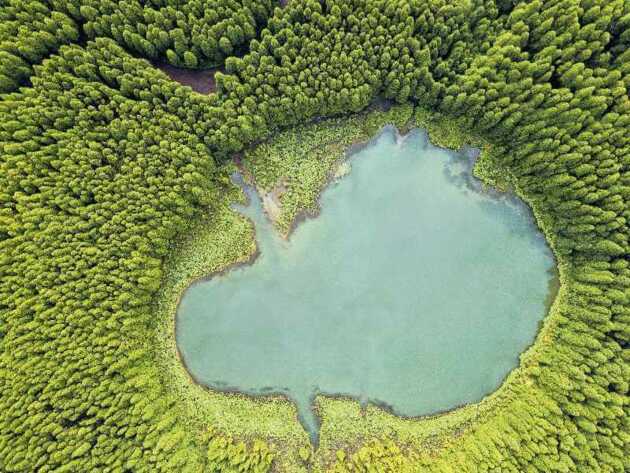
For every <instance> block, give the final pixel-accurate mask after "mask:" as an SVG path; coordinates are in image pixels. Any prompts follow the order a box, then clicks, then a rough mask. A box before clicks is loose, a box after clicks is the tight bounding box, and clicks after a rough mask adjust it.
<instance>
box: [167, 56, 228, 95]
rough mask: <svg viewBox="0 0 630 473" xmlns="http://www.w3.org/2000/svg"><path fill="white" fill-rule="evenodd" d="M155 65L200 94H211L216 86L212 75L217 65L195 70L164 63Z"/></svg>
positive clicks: (215, 71) (217, 69) (216, 69)
mask: <svg viewBox="0 0 630 473" xmlns="http://www.w3.org/2000/svg"><path fill="white" fill-rule="evenodd" d="M157 67H158V68H159V69H160V70H161V71H162V72H164V73H165V74H166V75H167V76H169V77H170V78H171V79H173V80H174V81H176V82H179V83H180V84H182V85H187V86H189V87H190V88H192V89H193V90H194V91H195V92H199V93H200V94H211V93H212V92H214V91H215V90H216V88H217V87H216V81H215V79H214V75H215V74H216V73H217V71H219V70H220V69H219V68H218V67H216V68H213V69H203V70H195V69H182V68H179V67H175V66H171V65H170V64H165V63H162V64H158V65H157Z"/></svg>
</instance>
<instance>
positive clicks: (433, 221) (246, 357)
mask: <svg viewBox="0 0 630 473" xmlns="http://www.w3.org/2000/svg"><path fill="white" fill-rule="evenodd" d="M473 154H474V153H473V152H472V150H468V151H466V152H461V153H458V152H453V151H448V150H444V149H440V148H437V147H434V146H432V145H431V144H430V143H429V142H428V140H427V137H426V134H425V133H424V132H421V131H419V130H414V131H412V132H411V133H409V134H408V135H406V136H405V137H400V136H398V135H397V133H396V131H395V129H393V128H386V129H384V130H383V131H382V132H381V134H379V136H378V137H377V138H375V139H374V140H373V141H372V142H371V143H369V144H368V145H367V146H366V147H365V148H364V149H363V150H361V151H359V152H357V153H355V154H354V155H353V156H352V157H351V158H350V159H349V162H350V164H351V166H352V169H351V171H350V173H349V174H348V175H346V176H345V177H343V178H342V179H340V180H339V181H338V182H335V183H333V184H331V185H330V186H329V187H328V188H327V189H326V190H325V191H324V193H323V194H322V197H321V207H322V211H321V214H320V215H319V216H318V217H316V218H313V219H308V220H306V221H304V222H303V223H301V224H300V225H299V226H298V227H297V229H296V230H295V232H294V233H293V234H292V235H291V238H290V239H289V241H285V240H283V239H281V238H280V237H279V236H278V235H277V233H276V232H275V230H274V229H273V227H272V225H271V223H270V222H269V221H268V220H267V219H266V217H265V216H264V214H263V212H262V207H261V203H260V199H259V198H258V196H257V195H256V193H255V192H254V191H253V190H252V189H251V188H249V187H248V188H246V192H247V193H248V195H249V197H250V205H249V206H248V207H246V208H243V207H240V206H239V211H241V212H242V213H244V214H245V215H247V216H248V217H249V218H251V219H252V220H253V222H254V224H255V227H256V232H257V235H256V238H257V243H258V247H259V250H260V255H259V257H258V258H257V259H256V260H255V262H254V263H253V264H252V265H250V266H242V267H239V268H237V269H234V270H231V271H229V272H227V273H225V274H223V275H221V276H217V277H214V278H212V279H209V280H205V281H200V282H198V283H195V284H193V285H192V286H191V287H190V288H188V290H187V291H186V292H185V294H184V295H183V297H182V300H181V303H180V305H179V308H178V314H177V330H176V334H177V335H176V336H177V344H178V348H179V350H180V352H181V354H182V356H183V359H184V361H185V364H186V367H187V369H188V370H189V372H190V373H191V374H192V376H193V377H194V378H195V379H196V380H197V381H198V382H200V383H202V384H204V385H207V386H209V387H212V388H216V389H219V390H237V391H242V392H245V393H249V394H277V393H282V394H286V395H287V396H289V397H290V398H291V399H292V400H294V401H295V402H296V404H297V406H298V412H299V416H300V421H301V422H302V424H303V425H304V426H305V428H306V429H307V430H308V431H309V433H310V434H311V436H312V437H313V439H314V440H316V437H317V431H318V425H317V419H316V417H315V416H314V414H313V412H312V410H311V405H312V401H313V398H314V396H315V395H316V394H321V393H326V394H343V395H348V396H352V397H353V398H356V399H357V400H359V401H360V402H362V403H366V402H375V403H379V404H382V405H386V406H388V408H389V409H390V410H391V411H392V412H394V413H396V414H398V415H404V416H419V415H426V414H434V413H437V412H440V411H444V410H448V409H452V408H454V407H457V406H459V405H461V404H464V403H470V402H476V401H479V400H480V399H481V398H482V397H483V396H485V395H487V394H489V393H491V392H492V391H494V390H495V389H497V387H498V386H499V385H500V384H501V382H502V380H503V379H504V378H505V376H506V375H507V374H508V373H509V372H510V370H512V369H513V368H514V367H516V365H517V364H518V357H519V355H520V353H522V352H523V351H524V350H525V349H526V348H527V347H528V346H529V345H530V344H531V343H532V342H533V340H534V338H535V335H536V332H537V329H538V326H539V322H540V321H541V319H542V318H543V317H544V315H545V313H546V310H547V308H546V299H547V297H548V295H549V291H550V289H549V288H550V281H551V279H552V277H553V276H554V268H555V263H554V259H553V256H552V253H551V251H550V250H549V248H548V246H547V244H546V242H545V240H544V237H543V236H542V234H541V233H540V232H539V230H538V229H537V227H536V225H535V223H534V220H533V217H532V216H531V213H530V211H529V209H528V208H527V207H526V205H525V204H524V203H522V202H521V201H519V200H518V199H516V198H515V197H513V196H508V195H499V194H497V193H494V192H484V191H482V190H481V188H480V185H479V183H478V182H477V181H476V180H474V179H473V178H472V177H471V174H470V163H471V159H472V156H473Z"/></svg>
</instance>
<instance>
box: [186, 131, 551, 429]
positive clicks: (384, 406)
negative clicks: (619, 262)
mask: <svg viewBox="0 0 630 473" xmlns="http://www.w3.org/2000/svg"><path fill="white" fill-rule="evenodd" d="M388 131H391V132H393V133H394V134H395V139H396V142H397V143H400V142H401V141H403V140H404V139H405V138H406V137H407V136H409V135H410V133H414V132H417V133H420V134H422V135H424V136H425V138H426V142H427V146H430V147H434V148H438V149H440V150H446V151H449V152H452V151H459V152H460V154H464V153H463V152H462V150H461V149H460V150H450V149H448V148H443V147H441V146H436V145H434V144H433V143H432V142H431V140H430V138H429V135H428V130H427V129H425V128H421V127H408V129H407V131H406V133H405V134H401V133H400V131H399V129H398V128H397V127H396V126H394V125H393V124H388V125H385V126H384V127H382V128H381V129H380V130H379V131H378V133H377V134H376V135H375V136H373V137H371V138H369V139H367V140H355V141H354V142H352V144H350V145H349V146H347V147H346V150H345V151H344V153H343V155H342V157H341V158H340V159H338V160H337V161H335V164H334V165H333V166H332V168H331V169H330V171H329V172H328V175H327V179H326V181H325V184H324V185H323V186H322V188H321V190H320V193H319V195H318V200H317V204H318V211H316V212H313V211H303V212H300V213H298V214H297V215H296V218H295V219H294V222H293V225H292V227H291V232H290V233H289V235H288V236H287V238H286V239H288V237H289V236H290V234H291V233H292V232H293V231H294V230H295V229H296V228H297V227H298V225H299V224H300V223H301V222H303V221H305V220H306V219H308V218H316V217H318V216H319V214H320V211H321V208H322V205H321V197H322V194H323V193H324V192H325V191H326V190H327V189H328V188H329V187H330V185H332V184H334V183H335V182H337V181H338V177H337V175H336V169H337V168H338V167H339V166H340V165H341V164H343V163H347V162H349V161H350V160H351V159H352V158H353V157H354V156H355V155H356V154H357V153H359V152H360V151H362V150H363V149H365V148H366V147H368V146H369V145H370V144H371V143H374V142H375V141H376V140H378V139H379V138H380V137H381V136H382V135H383V133H386V132H388ZM470 150H472V151H473V152H472V153H467V154H466V157H467V159H466V162H467V164H466V170H465V173H466V177H467V178H470V180H471V181H473V180H474V182H475V183H476V185H475V189H474V190H476V191H477V192H479V193H483V194H487V195H488V196H489V197H492V198H496V199H499V198H504V197H506V196H509V197H510V198H514V199H515V200H518V198H517V196H516V195H514V194H513V193H511V192H503V191H498V190H495V189H489V188H488V186H484V185H483V182H482V181H481V180H479V179H478V178H476V177H475V176H474V175H473V174H472V170H473V168H474V165H475V163H476V160H477V158H478V157H479V155H480V153H481V150H480V149H478V148H470ZM235 164H236V166H237V167H238V168H239V170H240V171H241V175H242V176H243V177H244V180H247V181H248V185H251V186H253V187H254V189H255V191H256V192H257V193H258V195H259V197H260V195H261V190H260V189H258V188H256V186H255V182H253V181H254V179H253V177H252V176H248V173H247V171H246V170H245V169H244V167H243V166H242V163H241V162H240V161H239V160H238V159H236V160H235ZM261 200H262V199H261ZM523 206H525V207H527V206H526V205H525V204H523ZM263 212H265V218H267V219H268V220H271V216H270V215H269V214H268V213H267V211H266V209H264V208H263ZM245 218H248V219H249V217H245ZM531 218H532V221H534V224H535V219H534V218H533V215H532V216H531ZM249 220H250V222H251V223H252V224H253V222H252V221H251V219H249ZM271 221H272V222H273V220H271ZM536 226H537V225H536ZM253 231H254V239H255V240H256V239H257V234H256V228H255V226H254V230H253ZM274 231H275V229H274ZM256 241H257V240H256ZM259 255H260V251H259V249H258V244H257V249H256V251H255V252H254V253H253V254H252V255H250V257H249V258H248V259H247V260H246V261H242V262H240V263H238V264H237V265H231V266H229V267H226V268H223V269H222V270H220V271H216V272H214V273H212V274H210V275H206V276H205V277H203V278H200V279H198V280H197V281H195V283H197V282H201V281H204V280H208V279H212V278H214V277H217V276H221V275H223V274H225V273H226V272H229V271H230V270H232V269H234V268H235V267H241V266H246V265H252V264H254V263H255V261H256V259H257V257H258V256H259ZM554 262H555V260H554ZM195 283H193V284H195ZM190 286H192V284H191V285H190ZM190 286H189V287H190ZM548 298H550V299H551V300H553V299H555V294H554V295H552V296H551V297H549V296H548ZM178 306H179V304H178ZM548 309H549V308H548V307H545V314H547V313H548ZM536 333H538V329H537V331H536ZM178 355H179V357H180V359H181V360H182V361H183V364H184V366H186V363H185V360H184V357H183V355H182V354H181V352H179V349H178ZM516 367H518V362H517V365H516ZM514 369H516V368H514ZM514 369H512V370H510V372H508V374H507V375H506V377H505V378H504V379H502V380H501V381H500V382H499V383H498V385H497V388H495V389H493V391H491V393H490V394H488V395H491V394H492V393H494V392H495V391H496V390H497V389H498V388H499V387H500V386H501V385H502V384H503V383H504V382H505V380H506V379H507V377H508V376H509V374H510V373H511V372H512V371H513V370H514ZM186 370H187V371H188V367H187V366H186ZM191 378H192V379H193V381H194V382H195V383H197V384H199V385H202V386H203V387H204V388H206V389H208V390H211V391H214V392H221V393H225V394H231V395H237V396H246V397H249V398H258V399H264V400H270V399H282V400H284V401H286V402H289V403H291V404H293V405H296V406H297V404H296V403H295V400H294V399H293V398H292V397H291V396H290V395H289V394H288V393H285V392H283V388H270V389H269V391H270V392H260V391H264V390H260V391H247V390H240V389H238V388H236V387H232V386H227V387H222V386H220V384H219V383H216V384H213V383H203V382H200V381H199V380H198V379H196V378H195V377H194V376H193V375H192V374H191ZM488 395H485V396H484V397H483V398H481V399H479V400H476V401H471V402H463V403H461V404H458V405H456V406H455V407H452V408H447V409H443V410H438V411H435V412H430V413H428V414H421V415H404V414H400V413H398V412H397V411H396V410H395V409H394V408H393V407H392V406H391V405H390V404H388V403H386V402H384V401H381V400H379V399H368V400H367V401H366V402H363V401H362V399H361V398H360V397H359V396H354V395H350V394H343V393H327V392H325V391H321V390H319V389H317V390H316V392H315V394H313V396H312V398H311V399H310V408H311V410H312V413H313V414H314V415H315V417H316V419H317V420H318V423H319V425H321V421H322V419H321V418H320V417H319V413H318V410H317V398H318V397H319V396H325V397H328V398H331V399H342V400H348V401H351V402H357V403H359V405H360V406H361V409H362V411H363V410H365V408H366V407H367V406H368V405H372V406H374V407H376V408H379V409H381V410H383V411H385V412H387V413H389V414H391V415H394V416H397V417H399V418H401V419H405V420H411V421H415V420H421V419H428V418H435V417H438V416H441V415H444V414H447V413H450V412H453V411H456V410H459V409H461V408H462V407H465V406H468V405H471V404H478V403H479V402H481V401H482V400H483V399H484V398H485V397H487V396H488ZM297 412H298V418H300V416H299V409H297ZM300 423H301V422H300Z"/></svg>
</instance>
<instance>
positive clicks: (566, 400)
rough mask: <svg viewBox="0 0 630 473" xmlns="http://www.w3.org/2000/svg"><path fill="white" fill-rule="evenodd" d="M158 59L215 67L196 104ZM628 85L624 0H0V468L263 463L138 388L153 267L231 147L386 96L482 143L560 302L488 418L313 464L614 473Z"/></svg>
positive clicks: (217, 188) (626, 463)
mask: <svg viewBox="0 0 630 473" xmlns="http://www.w3.org/2000/svg"><path fill="white" fill-rule="evenodd" d="M156 61H165V62H168V63H170V64H173V65H177V66H182V67H188V68H200V67H208V66H216V65H220V66H224V71H225V72H224V73H217V76H216V79H217V85H218V88H217V92H216V93H214V94H211V95H207V96H205V95H200V94H196V93H194V92H193V91H192V90H191V89H190V88H187V87H182V86H180V85H179V84H177V83H175V82H173V81H171V80H170V79H168V77H167V76H166V75H164V74H163V73H162V72H160V71H159V70H158V69H157V68H156V67H154V65H153V64H154V63H155V62H156ZM629 91H630V3H628V2H627V1H625V0H544V1H543V0H531V1H518V0H461V1H448V0H300V1H290V2H288V5H287V6H286V7H284V8H281V6H280V2H275V1H272V0H266V1H254V0H212V1H208V2H202V1H201V0H182V1H174V0H148V1H139V0H125V1H117V2H114V1H109V0H108V1H95V0H69V1H61V0H49V1H44V0H6V1H4V2H2V4H1V5H0V93H2V95H0V471H6V472H32V471H42V472H48V471H50V472H53V471H55V472H74V471H111V472H130V471H134V472H135V471H138V472H141V471H147V472H148V471H151V472H156V471H164V472H175V471H177V472H179V471H182V472H183V471H190V472H192V471H195V472H197V471H267V470H268V469H269V468H272V469H273V468H274V465H276V466H275V468H276V469H282V466H281V465H278V464H275V463H273V458H272V457H273V448H272V447H271V446H268V445H266V444H265V443H264V442H263V443H261V442H260V441H257V442H255V443H254V442H245V443H238V442H237V440H232V439H231V438H229V437H227V436H223V435H221V433H220V432H216V431H215V430H213V429H212V428H211V426H210V428H207V429H206V430H204V431H203V432H201V431H200V429H197V428H191V423H190V421H189V419H187V418H186V416H185V415H183V414H182V413H181V411H180V410H179V409H178V408H177V405H178V398H177V396H176V394H175V393H173V392H170V391H169V390H168V389H167V388H166V387H165V385H164V384H162V383H160V382H158V380H159V377H160V375H159V372H158V371H159V370H158V367H157V365H156V364H155V363H154V360H153V355H152V353H151V351H150V350H149V349H147V347H146V343H145V340H146V339H147V338H148V337H150V334H151V331H152V330H154V327H155V322H156V321H155V320H153V317H154V316H155V311H154V309H153V302H154V300H155V298H156V297H157V294H158V292H159V290H160V286H161V284H162V276H163V269H164V268H163V265H164V260H165V258H166V257H167V256H168V255H169V252H170V251H172V249H173V248H174V243H175V242H176V240H177V238H179V237H180V236H181V235H184V234H185V233H186V231H187V230H188V229H189V228H190V226H191V225H192V223H193V222H195V221H196V220H197V219H199V218H200V217H201V215H202V213H203V212H205V211H206V209H207V208H212V206H213V200H215V199H219V198H220V196H221V195H223V194H224V193H228V192H231V190H230V183H229V179H228V178H227V173H228V171H227V168H228V167H229V164H228V163H229V158H231V157H232V156H233V155H234V154H235V153H238V152H241V151H243V150H244V149H247V148H248V147H250V146H251V145H253V144H255V143H257V142H259V141H261V140H265V139H268V138H269V137H270V136H272V134H273V133H275V132H276V131H278V130H280V129H284V128H287V127H290V126H294V125H298V124H302V123H306V122H308V121H311V120H313V119H319V118H322V117H331V116H338V115H346V114H350V113H356V112H359V111H361V110H363V109H365V108H366V107H368V106H369V105H370V104H371V103H373V101H374V100H376V99H378V98H383V97H384V98H387V99H391V100H393V101H396V102H398V103H401V104H402V103H408V102H411V103H412V104H414V105H417V106H421V107H425V108H430V109H432V110H435V111H436V112H439V113H440V114H441V115H442V116H445V117H451V118H456V119H457V123H458V126H461V127H462V128H466V129H469V130H470V131H471V132H474V133H476V134H478V135H480V136H482V137H483V138H484V139H486V140H487V141H489V142H491V143H492V144H493V147H494V150H495V154H497V155H498V156H499V159H496V161H497V164H496V165H497V166H501V167H502V168H503V169H505V170H506V172H507V173H509V175H510V176H511V179H512V180H513V185H514V186H515V187H517V189H518V190H519V192H520V193H522V194H523V195H524V196H525V197H526V198H527V200H528V201H529V202H531V203H532V205H533V206H534V207H535V209H537V212H538V215H539V217H540V219H541V222H542V225H543V227H544V230H545V233H546V235H547V237H548V240H549V242H550V244H551V246H552V248H553V249H554V252H555V253H556V256H557V258H558V261H559V263H560V266H561V268H560V269H561V275H562V289H561V298H560V300H559V301H558V303H557V306H556V313H555V314H554V316H553V318H552V319H551V320H550V321H549V322H548V324H549V325H548V327H547V330H546V332H545V334H546V337H547V340H546V342H545V343H544V344H541V346H540V350H539V353H538V354H537V356H536V357H532V358H531V359H530V360H529V362H528V363H527V364H525V365H524V366H523V367H522V369H523V372H524V379H525V381H524V382H523V383H521V384H520V385H518V386H516V387H514V389H513V390H512V391H511V393H510V395H509V399H508V400H507V401H506V402H504V403H503V404H502V405H501V406H500V407H497V408H496V409H495V410H494V411H491V413H489V414H488V415H486V416H484V417H483V418H480V419H478V420H477V421H475V422H474V423H472V424H470V425H467V426H465V427H464V428H462V430H461V431H460V432H459V434H458V435H457V436H456V437H454V438H453V439H451V441H449V442H445V443H443V444H440V445H438V446H432V445H415V446H405V448H402V447H400V446H398V445H396V443H395V440H396V439H395V438H393V439H386V440H382V441H378V439H365V442H364V443H363V444H362V445H354V446H351V447H349V448H348V450H352V451H348V452H347V454H346V453H344V451H343V450H339V452H338V454H337V455H336V456H335V457H334V460H331V461H330V462H328V464H325V463H326V462H324V463H321V464H320V466H321V465H324V466H325V467H326V468H334V469H335V470H336V471H391V472H399V471H436V472H465V471H470V472H515V473H516V472H541V473H548V472H618V473H623V472H625V471H629V470H630V449H629V446H630V404H629V397H628V391H629V383H630V345H629V341H630V242H629V237H630V228H629V224H628V219H629V218H630V205H629V204H630V97H629ZM539 343H541V342H539ZM244 440H248V439H244ZM262 440H265V439H262ZM300 455H302V457H303V458H304V461H305V462H307V461H308V458H309V455H308V454H302V453H300Z"/></svg>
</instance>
